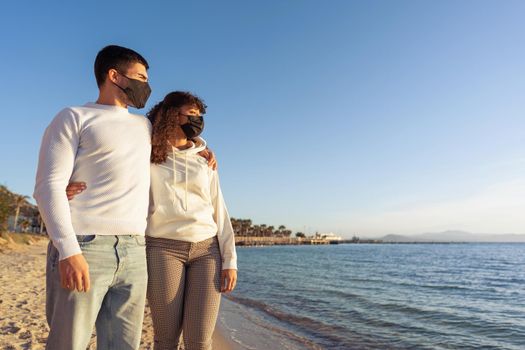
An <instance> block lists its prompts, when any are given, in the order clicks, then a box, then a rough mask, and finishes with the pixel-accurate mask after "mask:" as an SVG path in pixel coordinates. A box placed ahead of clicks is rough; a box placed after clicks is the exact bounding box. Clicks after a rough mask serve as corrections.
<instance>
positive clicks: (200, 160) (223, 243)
mask: <svg viewBox="0 0 525 350" xmlns="http://www.w3.org/2000/svg"><path fill="white" fill-rule="evenodd" d="M205 112H206V105H205V104H204V103H203V101H202V100H200V99H199V98H198V97H196V96H194V95H192V94H190V93H187V92H180V91H176V92H172V93H169V94H168V95H166V97H165V98H164V100H163V101H162V102H160V103H158V104H157V105H156V106H155V107H153V108H152V109H151V111H149V113H147V117H148V119H149V120H150V121H151V124H152V127H153V131H152V141H151V145H152V150H151V187H150V210H149V216H148V227H147V229H146V254H147V260H148V276H149V279H148V301H149V305H150V308H151V316H152V319H153V328H154V333H155V335H154V336H155V349H156V350H159V349H177V348H178V345H179V342H180V338H181V333H182V334H183V339H184V346H185V349H186V350H193V349H211V337H212V334H213V330H214V327H215V322H216V320H217V315H218V311H219V303H220V298H221V294H220V293H221V292H230V291H232V290H233V289H234V288H235V284H236V281H237V255H236V252H235V239H234V234H233V228H232V225H231V222H230V217H229V215H228V211H227V209H226V205H225V203H224V199H223V197H222V193H221V189H220V186H219V178H218V175H217V171H216V170H212V169H211V168H210V167H209V165H208V160H207V159H206V158H204V157H203V156H201V155H199V152H201V154H202V151H203V150H204V149H206V142H205V141H204V140H203V139H202V138H200V137H198V136H199V134H200V133H201V132H202V129H203V127H204V121H203V117H202V115H203V114H204V113H205ZM85 188H86V184H85V183H71V184H70V185H69V186H68V188H67V190H66V193H67V195H68V198H69V199H72V198H73V197H74V196H75V195H76V194H78V193H80V192H82V191H83V190H84V189H85Z"/></svg>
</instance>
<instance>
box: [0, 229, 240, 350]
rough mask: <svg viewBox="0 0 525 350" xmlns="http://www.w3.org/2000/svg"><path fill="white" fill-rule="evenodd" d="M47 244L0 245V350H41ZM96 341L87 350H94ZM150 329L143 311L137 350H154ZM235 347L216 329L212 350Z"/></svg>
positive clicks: (44, 336) (42, 240) (37, 241)
mask: <svg viewBox="0 0 525 350" xmlns="http://www.w3.org/2000/svg"><path fill="white" fill-rule="evenodd" d="M47 243H48V240H47V239H46V238H40V239H35V240H31V244H30V245H19V244H14V243H9V244H8V243H6V242H5V240H4V241H0V349H9V350H15V349H17V350H18V349H35V350H36V349H44V348H45V342H46V339H47V333H48V327H47V322H46V318H45V266H46V248H47ZM95 343H96V338H95V337H93V338H92V339H91V342H90V345H89V349H96V345H95ZM152 344H153V327H152V325H151V318H150V315H149V309H148V308H146V310H145V317H144V326H143V330H142V341H141V345H140V349H153V345H152ZM234 348H235V347H234V346H233V344H232V343H231V342H229V341H228V340H227V339H226V338H225V336H224V335H223V334H221V332H220V331H219V328H217V329H216V331H215V333H214V335H213V349H217V350H226V349H234Z"/></svg>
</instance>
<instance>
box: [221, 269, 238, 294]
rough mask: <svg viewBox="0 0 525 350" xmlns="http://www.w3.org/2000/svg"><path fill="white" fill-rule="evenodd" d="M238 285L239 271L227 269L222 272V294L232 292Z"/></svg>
mask: <svg viewBox="0 0 525 350" xmlns="http://www.w3.org/2000/svg"><path fill="white" fill-rule="evenodd" d="M236 284H237V270H234V269H227V270H222V272H221V293H228V292H231V291H232V290H233V289H234V288H235V285H236Z"/></svg>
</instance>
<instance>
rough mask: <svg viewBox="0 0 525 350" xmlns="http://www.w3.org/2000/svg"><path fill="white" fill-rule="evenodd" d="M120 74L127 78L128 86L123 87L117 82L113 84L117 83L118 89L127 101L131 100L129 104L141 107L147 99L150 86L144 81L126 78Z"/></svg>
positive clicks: (149, 93)
mask: <svg viewBox="0 0 525 350" xmlns="http://www.w3.org/2000/svg"><path fill="white" fill-rule="evenodd" d="M121 75H122V76H123V77H125V78H126V79H128V86H127V87H126V88H123V87H121V86H119V85H117V84H115V85H117V86H118V87H119V88H120V90H122V91H123V92H124V93H125V94H126V96H127V97H128V99H129V102H131V106H133V107H135V108H143V107H144V106H145V105H146V102H147V101H148V98H149V95H151V88H150V86H149V84H148V83H147V82H145V81H140V80H138V79H132V78H128V77H126V76H125V75H124V74H121Z"/></svg>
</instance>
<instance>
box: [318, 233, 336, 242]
mask: <svg viewBox="0 0 525 350" xmlns="http://www.w3.org/2000/svg"><path fill="white" fill-rule="evenodd" d="M318 236H319V237H320V238H322V239H326V240H327V241H330V242H332V241H334V242H338V241H341V240H342V238H341V237H340V236H336V235H335V234H333V233H332V232H328V233H319V234H318Z"/></svg>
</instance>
